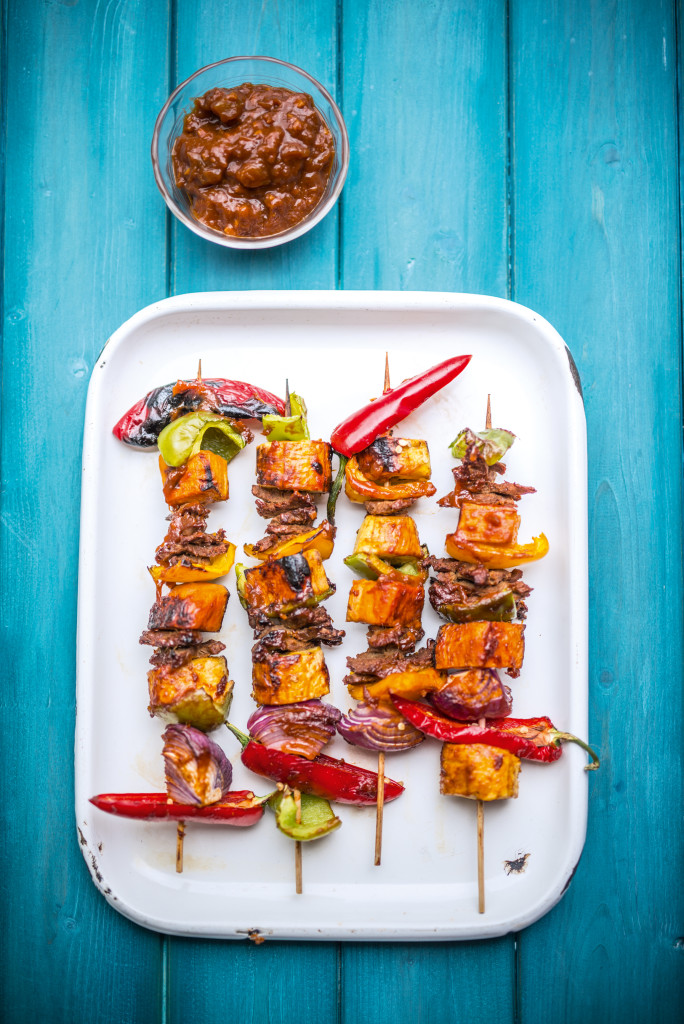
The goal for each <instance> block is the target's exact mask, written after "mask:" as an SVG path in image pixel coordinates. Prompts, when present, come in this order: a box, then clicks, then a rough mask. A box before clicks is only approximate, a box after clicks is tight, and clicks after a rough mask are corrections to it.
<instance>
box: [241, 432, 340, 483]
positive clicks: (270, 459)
mask: <svg viewBox="0 0 684 1024" xmlns="http://www.w3.org/2000/svg"><path fill="white" fill-rule="evenodd" d="M256 476H257V484H258V485H259V487H273V488H274V489H276V490H278V491H312V492H313V493H314V494H323V493H325V492H326V491H328V490H330V482H331V479H332V470H331V465H330V445H329V444H328V442H327V441H269V442H267V443H266V444H260V445H259V446H258V447H257V450H256Z"/></svg>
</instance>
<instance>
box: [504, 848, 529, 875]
mask: <svg viewBox="0 0 684 1024" xmlns="http://www.w3.org/2000/svg"><path fill="white" fill-rule="evenodd" d="M530 856H531V855H530V854H529V853H519V854H518V856H517V857H515V858H514V859H513V860H505V861H504V871H505V872H506V874H507V875H522V873H523V871H524V870H525V868H526V867H527V862H528V860H529V859H530Z"/></svg>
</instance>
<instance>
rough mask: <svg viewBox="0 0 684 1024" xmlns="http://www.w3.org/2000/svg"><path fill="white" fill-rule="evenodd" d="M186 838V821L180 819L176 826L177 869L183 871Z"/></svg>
mask: <svg viewBox="0 0 684 1024" xmlns="http://www.w3.org/2000/svg"><path fill="white" fill-rule="evenodd" d="M184 838H185V822H184V821H179V822H178V826H177V828H176V871H177V872H178V874H179V875H180V874H181V872H182V871H183V839H184Z"/></svg>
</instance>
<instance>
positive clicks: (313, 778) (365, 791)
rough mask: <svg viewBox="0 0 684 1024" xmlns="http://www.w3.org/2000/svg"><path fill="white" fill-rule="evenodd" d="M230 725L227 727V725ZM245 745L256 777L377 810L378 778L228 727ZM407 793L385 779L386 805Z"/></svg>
mask: <svg viewBox="0 0 684 1024" xmlns="http://www.w3.org/2000/svg"><path fill="white" fill-rule="evenodd" d="M227 724H228V723H227ZM228 728H229V729H230V731H231V732H232V733H233V734H234V735H235V736H237V738H238V739H239V740H240V743H241V744H242V763H243V764H244V765H245V767H246V768H249V769H250V771H253V772H255V774H257V775H263V776H265V777H266V778H267V779H272V780H273V781H274V782H281V783H283V785H287V786H289V787H290V789H298V790H300V792H302V793H309V794H310V795H311V796H321V797H323V798H324V799H325V800H335V801H337V803H340V804H356V805H357V806H361V807H369V806H374V805H375V804H376V803H377V799H378V776H377V774H376V773H375V772H371V771H368V770H367V769H366V768H359V767H358V765H354V764H347V762H346V761H340V760H338V759H337V758H334V757H326V755H325V754H319V755H318V756H317V757H314V758H313V759H312V760H310V761H309V760H307V759H306V758H305V757H299V756H298V755H297V754H286V753H284V752H283V751H281V750H274V749H273V748H271V747H266V746H264V744H263V743H258V742H257V741H256V740H252V739H250V738H249V737H248V736H245V734H244V733H242V732H240V730H239V729H236V728H235V726H233V725H230V724H228ZM403 792H404V787H403V786H402V784H401V783H400V782H394V781H393V780H392V779H388V778H387V776H385V802H386V803H387V802H388V801H389V800H396V799H397V797H399V796H401V794H402V793H403Z"/></svg>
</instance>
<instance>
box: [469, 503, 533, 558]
mask: <svg viewBox="0 0 684 1024" xmlns="http://www.w3.org/2000/svg"><path fill="white" fill-rule="evenodd" d="M519 528H520V516H519V515H518V511H517V509H516V508H513V507H509V506H508V505H480V504H478V503H477V502H476V501H464V502H463V503H462V505H461V516H460V519H459V520H458V528H457V530H456V543H457V544H463V545H465V547H467V546H468V545H469V544H496V545H512V544H516V543H517V540H518V530H519Z"/></svg>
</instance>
